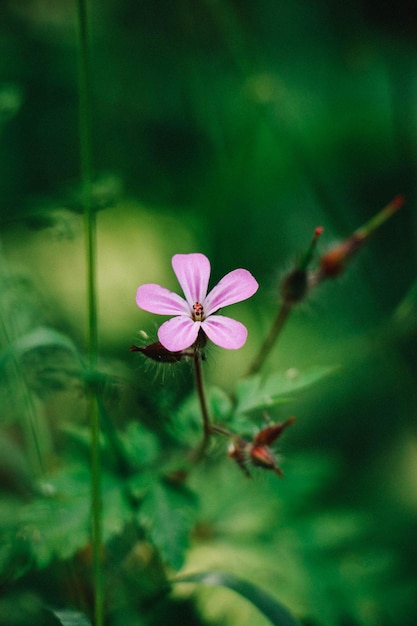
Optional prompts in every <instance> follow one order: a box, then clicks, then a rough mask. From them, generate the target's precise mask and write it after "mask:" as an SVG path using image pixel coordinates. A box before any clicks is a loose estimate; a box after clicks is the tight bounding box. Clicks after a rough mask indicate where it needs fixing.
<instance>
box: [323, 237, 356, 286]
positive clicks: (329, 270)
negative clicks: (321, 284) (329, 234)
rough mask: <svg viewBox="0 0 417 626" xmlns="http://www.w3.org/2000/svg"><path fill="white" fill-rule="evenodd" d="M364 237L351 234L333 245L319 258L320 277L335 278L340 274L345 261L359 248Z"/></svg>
mask: <svg viewBox="0 0 417 626" xmlns="http://www.w3.org/2000/svg"><path fill="white" fill-rule="evenodd" d="M364 241H365V238H361V237H358V236H357V235H355V234H354V235H352V237H350V239H347V240H346V241H343V242H342V243H340V244H338V245H336V246H334V248H331V249H330V250H329V251H328V252H326V253H325V254H324V255H323V256H322V257H321V259H320V278H322V279H323V278H337V277H338V276H340V274H342V272H343V271H344V269H345V267H346V263H347V261H348V260H349V259H350V258H351V256H353V254H355V252H356V251H357V250H358V249H359V247H360V246H361V245H362V243H363V242H364Z"/></svg>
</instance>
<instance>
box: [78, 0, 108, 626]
mask: <svg viewBox="0 0 417 626" xmlns="http://www.w3.org/2000/svg"><path fill="white" fill-rule="evenodd" d="M78 27H79V50H80V54H79V67H78V79H79V132H80V163H81V178H82V186H83V206H84V220H85V221H84V231H85V243H86V248H85V254H86V257H85V258H86V270H87V297H88V326H87V344H88V365H89V369H90V372H92V371H94V370H95V369H96V367H97V360H98V331H97V288H96V214H95V211H94V208H93V203H92V157H91V153H92V151H91V111H90V107H91V94H90V64H89V55H88V15H87V0H78ZM89 409H90V411H89V412H90V425H91V516H92V519H91V541H92V550H93V577H94V624H95V626H102V625H103V623H104V617H103V597H104V594H103V578H102V562H101V554H102V498H101V464H100V423H99V407H98V397H97V392H96V391H94V390H93V389H90V397H89Z"/></svg>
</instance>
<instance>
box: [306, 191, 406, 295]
mask: <svg viewBox="0 0 417 626" xmlns="http://www.w3.org/2000/svg"><path fill="white" fill-rule="evenodd" d="M403 204H404V196H402V195H398V196H395V198H394V199H393V200H391V202H390V203H389V204H387V205H386V206H385V207H384V208H383V209H382V210H381V211H380V212H379V213H377V214H376V215H375V216H374V217H372V218H371V219H370V220H368V222H366V224H364V225H363V226H361V227H360V228H358V229H357V230H355V232H354V233H353V234H352V235H351V236H350V237H349V239H346V240H345V241H342V243H340V244H338V245H336V246H334V248H331V249H330V250H329V251H328V252H326V254H324V255H323V256H322V258H321V259H320V269H319V272H318V275H317V276H316V277H315V282H316V283H317V282H319V281H320V280H323V279H325V278H337V277H338V276H340V274H342V272H343V271H344V269H345V267H346V264H347V262H348V261H349V259H350V258H351V257H352V256H353V255H354V254H355V253H356V252H357V251H358V249H359V248H360V246H361V245H362V244H363V243H364V242H365V241H366V240H367V239H368V238H369V237H370V235H372V234H373V233H374V232H375V230H376V229H377V228H379V227H380V226H381V225H382V224H383V223H384V222H385V221H386V220H387V219H389V218H390V217H391V215H393V213H395V212H396V211H398V209H400V208H401V207H402V205H403Z"/></svg>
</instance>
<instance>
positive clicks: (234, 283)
mask: <svg viewBox="0 0 417 626" xmlns="http://www.w3.org/2000/svg"><path fill="white" fill-rule="evenodd" d="M258 287H259V285H258V283H257V282H256V280H255V279H254V277H253V276H252V274H251V273H250V272H248V270H242V269H239V270H233V272H229V273H228V274H226V276H224V277H223V278H222V279H221V281H220V282H219V283H217V285H216V286H215V287H213V289H212V290H211V291H210V293H209V294H208V296H207V298H206V300H205V302H204V303H203V304H204V314H205V315H206V316H208V315H211V313H215V312H216V311H218V310H219V309H221V308H222V307H224V306H228V305H229V304H236V302H241V301H242V300H246V299H247V298H250V297H251V296H253V294H254V293H255V292H256V291H257V289H258Z"/></svg>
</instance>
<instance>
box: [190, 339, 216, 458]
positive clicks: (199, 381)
mask: <svg viewBox="0 0 417 626" xmlns="http://www.w3.org/2000/svg"><path fill="white" fill-rule="evenodd" d="M193 360H194V377H195V386H196V391H197V396H198V399H199V402H200V409H201V416H202V418H203V440H202V442H201V444H200V446H199V447H198V451H197V453H196V455H195V457H194V460H198V459H200V458H201V457H202V456H203V455H204V452H205V451H206V449H207V446H208V443H209V441H210V436H211V434H212V427H211V423H210V416H209V412H208V409H207V402H206V394H205V392H204V383H203V373H202V370H201V355H200V352H199V349H198V347H197V346H196V347H195V349H194V359H193Z"/></svg>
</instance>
